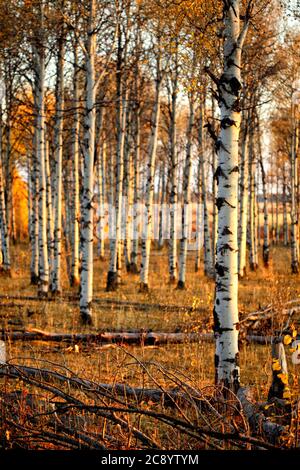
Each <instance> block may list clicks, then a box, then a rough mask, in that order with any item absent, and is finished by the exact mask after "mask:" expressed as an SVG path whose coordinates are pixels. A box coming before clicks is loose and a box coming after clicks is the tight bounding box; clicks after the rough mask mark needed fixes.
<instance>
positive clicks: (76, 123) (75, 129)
mask: <svg viewBox="0 0 300 470" xmlns="http://www.w3.org/2000/svg"><path fill="white" fill-rule="evenodd" d="M78 73H79V66H78V51H77V44H75V45H74V70H73V84H74V85H73V86H74V88H73V103H74V115H73V123H72V164H73V166H72V175H73V186H72V237H71V240H72V267H71V275H70V284H71V287H73V286H78V285H79V284H80V279H79V221H80V199H79V128H80V120H79V109H78V107H79V76H78Z"/></svg>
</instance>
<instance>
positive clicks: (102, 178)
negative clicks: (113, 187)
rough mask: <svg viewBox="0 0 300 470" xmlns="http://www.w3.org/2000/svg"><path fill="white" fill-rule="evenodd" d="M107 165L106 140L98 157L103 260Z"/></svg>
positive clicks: (100, 237)
mask: <svg viewBox="0 0 300 470" xmlns="http://www.w3.org/2000/svg"><path fill="white" fill-rule="evenodd" d="M105 166H106V141H105V140H104V141H103V143H102V146H101V151H100V155H99V158H98V204H99V223H98V255H99V257H100V259H101V260H104V258H105V238H104V228H105Z"/></svg>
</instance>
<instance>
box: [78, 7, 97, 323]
mask: <svg viewBox="0 0 300 470" xmlns="http://www.w3.org/2000/svg"><path fill="white" fill-rule="evenodd" d="M95 14H96V0H90V2H89V20H88V33H87V46H86V47H87V50H86V54H85V72H86V100H85V134H84V142H83V153H84V176H83V188H82V189H83V192H82V202H81V207H82V224H81V233H80V236H81V240H82V264H81V273H80V315H81V319H82V321H83V322H84V323H88V324H91V323H92V299H93V241H94V233H93V232H94V230H93V229H94V221H93V215H94V211H93V198H94V152H95V120H96V119H95V117H96V116H95V52H96V36H97V33H96V29H95Z"/></svg>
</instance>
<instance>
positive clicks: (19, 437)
mask: <svg viewBox="0 0 300 470" xmlns="http://www.w3.org/2000/svg"><path fill="white" fill-rule="evenodd" d="M128 356H129V359H130V361H131V362H130V367H137V368H138V369H139V370H138V371H137V374H136V376H137V377H143V381H144V383H147V386H145V385H143V384H142V385H140V386H137V387H131V386H129V385H127V384H100V383H96V382H93V381H90V380H86V379H84V378H81V377H78V376H77V375H76V374H75V373H73V372H71V371H70V370H68V369H66V368H63V367H61V366H58V365H55V364H52V363H49V364H48V368H38V367H32V366H26V365H17V364H10V363H6V364H2V365H0V408H1V409H0V416H1V418H0V446H1V447H2V448H25V449H29V448H30V449H147V448H148V449H149V448H151V449H253V448H260V449H272V448H274V447H275V444H276V445H277V441H276V440H274V441H273V442H272V443H270V442H268V439H265V438H263V437H262V436H260V435H259V433H256V436H255V437H253V436H251V429H250V427H249V424H248V419H247V412H246V413H245V412H243V411H242V407H241V403H240V401H239V399H237V397H236V396H234V395H233V394H232V396H230V397H229V398H227V400H226V401H224V398H223V394H222V393H221V392H220V390H218V389H217V388H215V387H207V388H205V389H202V390H200V389H199V388H198V387H197V386H196V385H195V384H194V383H192V382H190V381H189V380H188V379H187V378H186V377H185V376H182V375H180V373H178V372H176V371H175V372H172V371H167V370H166V369H165V368H163V367H162V366H161V365H158V364H149V363H148V364H144V363H141V362H139V361H138V360H137V359H135V358H134V357H133V356H132V355H131V354H130V353H128ZM44 362H47V361H44ZM162 384H163V385H162ZM149 385H152V387H150V388H149Z"/></svg>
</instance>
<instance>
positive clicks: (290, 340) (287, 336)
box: [283, 335, 292, 346]
mask: <svg viewBox="0 0 300 470" xmlns="http://www.w3.org/2000/svg"><path fill="white" fill-rule="evenodd" d="M291 342H292V337H291V336H290V335H285V336H284V338H283V344H285V345H286V346H287V345H288V344H290V343H291Z"/></svg>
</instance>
